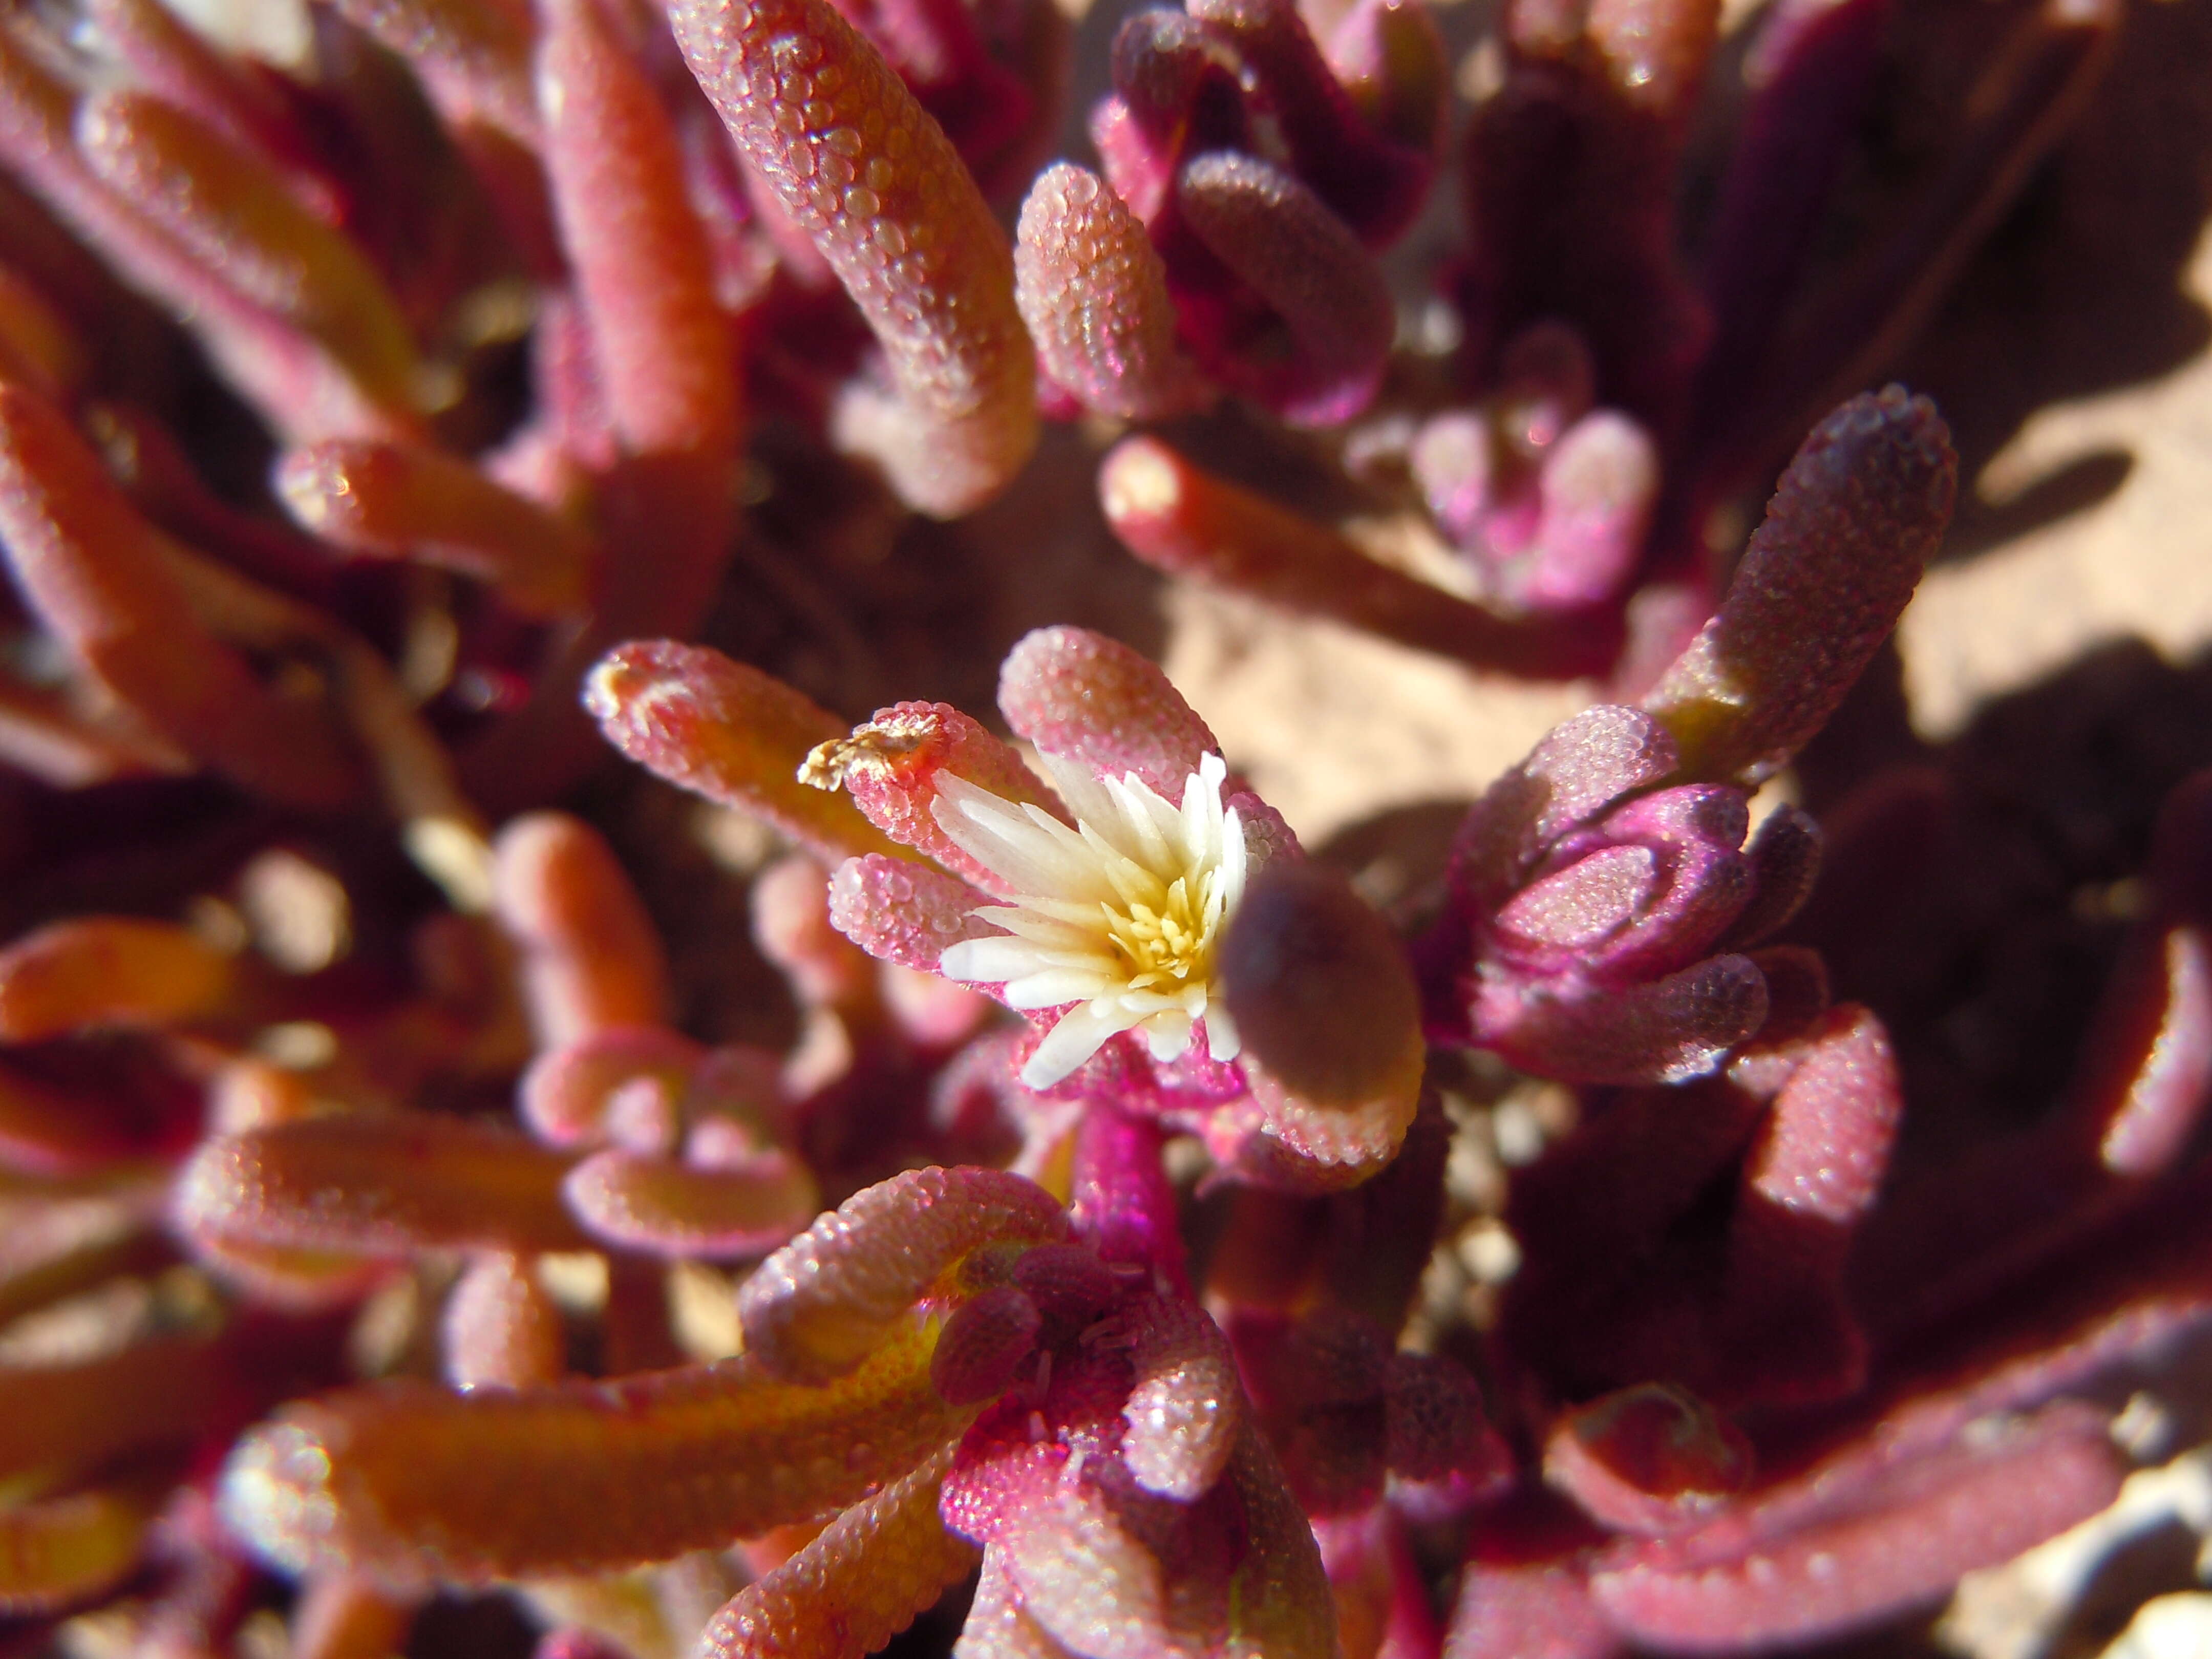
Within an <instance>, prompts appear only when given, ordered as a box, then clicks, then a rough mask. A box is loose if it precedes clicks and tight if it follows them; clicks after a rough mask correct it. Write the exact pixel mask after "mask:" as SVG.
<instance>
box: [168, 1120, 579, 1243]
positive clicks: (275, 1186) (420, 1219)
mask: <svg viewBox="0 0 2212 1659" xmlns="http://www.w3.org/2000/svg"><path fill="white" fill-rule="evenodd" d="M568 1165H569V1160H568V1158H563V1157H562V1156H560V1155H559V1154H557V1153H555V1152H550V1151H548V1150H547V1149H546V1148H544V1147H542V1146H538V1145H537V1144H536V1143H535V1142H533V1141H530V1140H526V1139H523V1138H522V1137H521V1136H520V1135H516V1134H511V1133H502V1132H501V1131H499V1130H496V1129H491V1128H487V1127H482V1126H479V1125H477V1124H474V1123H469V1122H465V1121H462V1120H460V1119H458V1118H450V1117H434V1116H432V1115H429V1114H428V1113H420V1114H410V1115H406V1116H404V1117H403V1116H396V1115H395V1116H391V1117H368V1116H359V1117H314V1118H303V1119H301V1120H299V1121H295V1122H290V1123H280V1124H276V1125H273V1126H271V1127H269V1128H265V1129H256V1130H253V1131H251V1132H249V1133H246V1134H240V1135H216V1136H213V1137H210V1139H206V1140H204V1141H202V1142H201V1143H200V1146H199V1148H198V1150H197V1152H194V1153H193V1154H192V1157H191V1159H190V1161H188V1162H187V1163H186V1164H185V1167H184V1168H183V1170H180V1171H179V1174H178V1176H177V1185H176V1197H175V1206H176V1217H177V1223H178V1225H179V1227H180V1228H182V1230H183V1231H184V1232H185V1235H186V1236H187V1237H193V1238H199V1237H204V1238H207V1239H209V1240H210V1241H211V1242H212V1243H215V1244H216V1245H217V1246H218V1247H220V1246H222V1245H223V1244H225V1243H236V1244H240V1245H246V1246H260V1247H266V1246H276V1247H281V1248H291V1249H312V1250H332V1251H338V1252H343V1253H350V1254H359V1255H395V1256H396V1255H408V1254H410V1252H412V1251H415V1250H418V1249H424V1248H430V1247H436V1246H439V1245H447V1246H453V1245H459V1246H474V1247H477V1248H481V1249H512V1250H577V1249H589V1248H590V1239H589V1237H588V1236H587V1235H586V1234H585V1233H584V1232H583V1231H581V1230H580V1228H579V1227H578V1226H577V1225H576V1224H575V1222H574V1220H573V1219H571V1218H570V1217H569V1214H568V1209H567V1207H566V1206H564V1205H562V1201H561V1181H562V1176H565V1175H566V1174H567V1173H568Z"/></svg>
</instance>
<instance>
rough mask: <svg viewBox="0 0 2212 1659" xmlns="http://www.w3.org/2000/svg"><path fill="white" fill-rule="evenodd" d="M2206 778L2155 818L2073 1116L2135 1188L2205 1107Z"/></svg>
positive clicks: (2209, 1095) (2079, 1075)
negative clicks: (2143, 900) (2140, 909)
mask: <svg viewBox="0 0 2212 1659" xmlns="http://www.w3.org/2000/svg"><path fill="white" fill-rule="evenodd" d="M2208 846H2212V773H2203V772H2199V773H2197V774H2195V775H2192V776H2191V777H2190V778H2188V779H2187V780H2185V781H2184V782H2182V783H2181V784H2180V785H2179V787H2176V788H2175V789H2174V790H2173V792H2172V793H2171V794H2170V795H2168V796H2167V797H2166V802H2165V805H2163V806H2162V807H2161V808H2160V813H2159V818H2158V823H2157V825H2156V827H2155V829H2154V831H2153V836H2152V844H2151V855H2150V865H2149V868H2148V872H2146V876H2147V879H2146V883H2145V884H2146V886H2147V888H2148V904H2147V907H2146V911H2145V914H2144V915H2142V918H2141V919H2140V920H2139V921H2137V922H2136V924H2135V926H2134V927H2131V928H2130V930H2129V933H2128V936H2127V939H2126V940H2125V941H2124V944H2123V945H2122V947H2121V957H2120V960H2119V962H2118V963H2117V964H2116V965H2115V967H2114V969H2113V973H2112V980H2111V981H2109V983H2108V984H2107V986H2106V990H2105V994H2104V1000H2103V1002H2102V1003H2101V1005H2100V1007H2099V1010H2098V1015H2097V1020H2096V1024H2094V1025H2093V1027H2092V1028H2091V1030H2090V1033H2089V1035H2088V1037H2087V1040H2086V1042H2085V1045H2084V1057H2083V1060H2081V1062H2080V1063H2079V1069H2078V1070H2077V1072H2076V1074H2075V1078H2074V1079H2073V1082H2072V1085H2071V1086H2070V1088H2069V1103H2068V1112H2069V1117H2071V1118H2072V1119H2073V1120H2074V1121H2075V1123H2076V1124H2078V1125H2079V1126H2080V1133H2083V1134H2084V1135H2085V1136H2093V1137H2094V1138H2095V1139H2096V1141H2097V1151H2096V1157H2097V1158H2098V1161H2099V1162H2100V1164H2102V1165H2103V1166H2104V1167H2105V1168H2106V1169H2107V1170H2111V1171H2112V1172H2113V1173H2114V1174H2116V1175H2120V1176H2129V1177H2133V1178H2137V1179H2140V1178H2142V1177H2146V1176H2154V1175H2157V1174H2159V1173H2160V1172H2161V1171H2163V1170H2166V1168H2168V1167H2170V1166H2171V1165H2172V1164H2173V1163H2174V1162H2175V1160H2177V1159H2178V1158H2179V1157H2180V1156H2181V1154H2182V1152H2183V1151H2184V1149H2185V1147H2186V1146H2188V1144H2189V1141H2190V1139H2191V1134H2192V1133H2193V1132H2194V1131H2195V1129H2196V1128H2197V1126H2198V1124H2199V1123H2200V1122H2201V1121H2203V1114H2204V1111H2205V1109H2206V1106H2207V1103H2212V856H2208V855H2207V854H2206V851H2205V849H2206V848H2207V847H2208Z"/></svg>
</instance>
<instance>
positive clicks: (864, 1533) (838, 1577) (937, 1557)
mask: <svg viewBox="0 0 2212 1659" xmlns="http://www.w3.org/2000/svg"><path fill="white" fill-rule="evenodd" d="M951 1459H952V1452H951V1448H949V1447H948V1448H947V1449H945V1451H943V1452H940V1453H939V1455H937V1456H935V1457H933V1458H932V1459H930V1460H929V1461H928V1462H926V1463H924V1464H923V1465H922V1466H921V1468H917V1469H915V1471H914V1472H913V1473H912V1474H908V1475H906V1476H904V1477H902V1479H900V1480H898V1481H896V1483H894V1484H893V1485H891V1486H887V1487H885V1488H884V1490H883V1491H882V1492H878V1493H877V1494H876V1495H875V1496H874V1497H872V1498H868V1499H867V1500H866V1501H865V1502H863V1503H860V1504H854V1506H853V1507H852V1508H851V1509H849V1510H846V1511H845V1513H844V1514H842V1515H841V1516H838V1517H837V1518H836V1520H835V1521H833V1522H830V1523H829V1526H827V1527H825V1528H823V1531H822V1534H821V1536H819V1537H818V1538H817V1539H815V1540H814V1541H813V1542H811V1543H810V1544H809V1545H807V1547H805V1549H803V1550H801V1551H799V1553H798V1554H796V1555H794V1556H793V1557H792V1558H791V1559H789V1560H788V1561H787V1562H785V1563H784V1564H783V1565H781V1566H780V1567H778V1568H776V1569H775V1571H773V1572H770V1573H768V1574H766V1575H765V1576H764V1577H762V1578H760V1579H759V1580H757V1582H755V1583H751V1584H749V1585H747V1586H746V1587H745V1588H744V1589H743V1590H741V1591H739V1592H738V1595H737V1596H736V1597H735V1599H733V1600H732V1601H731V1602H730V1603H729V1604H728V1605H727V1606H726V1607H723V1608H722V1610H721V1611H720V1612H719V1613H716V1614H715V1615H714V1618H712V1619H711V1620H708V1623H707V1628H706V1629H705V1630H704V1631H703V1632H701V1634H700V1638H699V1647H698V1653H699V1659H861V1656H862V1655H863V1654H868V1653H873V1652H874V1651H875V1650H877V1649H878V1648H880V1647H881V1646H883V1644H884V1643H886V1642H888V1641H889V1640H890V1638H892V1637H893V1636H895V1635H896V1634H897V1633H898V1632H900V1631H902V1630H904V1629H905V1628H906V1627H907V1626H908V1623H910V1622H911V1621H912V1620H913V1619H914V1617H915V1614H916V1613H920V1612H921V1611H922V1610H923V1609H924V1608H926V1607H928V1606H929V1605H930V1603H932V1602H933V1601H935V1600H936V1599H937V1597H938V1595H939V1593H941V1592H942V1591H943V1590H944V1589H945V1586H946V1585H947V1584H950V1583H955V1582H956V1581H957V1580H958V1579H960V1578H963V1577H965V1576H966V1575H967V1574H968V1573H969V1572H971V1571H974V1569H975V1561H976V1550H975V1546H974V1545H973V1544H970V1543H969V1542H968V1541H967V1540H966V1539H964V1538H962V1537H961V1536H959V1534H957V1533H953V1532H951V1531H948V1530H947V1529H946V1528H945V1522H942V1521H940V1520H939V1519H938V1515H937V1496H938V1490H939V1487H940V1486H942V1485H943V1484H944V1480H945V1470H946V1468H949V1467H950V1466H951Z"/></svg>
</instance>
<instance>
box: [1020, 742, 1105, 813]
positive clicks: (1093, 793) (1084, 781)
mask: <svg viewBox="0 0 2212 1659" xmlns="http://www.w3.org/2000/svg"><path fill="white" fill-rule="evenodd" d="M1037 759H1038V760H1039V761H1041V762H1042V763H1043V764H1044V769H1045V774H1046V775H1047V776H1048V777H1049V778H1050V779H1051V780H1052V786H1053V787H1054V789H1056V790H1057V791H1059V793H1060V799H1062V800H1063V801H1065V802H1066V803H1067V810H1068V811H1071V812H1073V814H1074V815H1075V821H1076V822H1077V823H1093V822H1096V821H1097V819H1099V818H1102V817H1105V816H1106V815H1107V814H1108V812H1109V811H1110V810H1111V807H1112V797H1110V796H1109V795H1108V794H1107V793H1106V792H1105V790H1104V789H1103V788H1101V787H1099V783H1098V779H1097V775H1096V774H1095V773H1093V772H1092V771H1091V769H1090V768H1089V767H1087V766H1084V765H1082V764H1080V763H1078V762H1075V761H1072V760H1069V759H1067V758H1066V757H1065V756H1062V755H1047V754H1044V753H1042V752H1040V753H1039V754H1038V756H1037Z"/></svg>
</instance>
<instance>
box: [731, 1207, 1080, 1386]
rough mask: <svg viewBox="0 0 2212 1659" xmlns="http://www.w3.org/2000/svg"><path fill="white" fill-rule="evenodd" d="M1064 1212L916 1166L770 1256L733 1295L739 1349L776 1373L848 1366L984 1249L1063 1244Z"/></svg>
mask: <svg viewBox="0 0 2212 1659" xmlns="http://www.w3.org/2000/svg"><path fill="white" fill-rule="evenodd" d="M1066 1228H1067V1218H1066V1213H1065V1212H1063V1211H1062V1210H1061V1208H1060V1205H1059V1204H1058V1203H1057V1202H1056V1201H1055V1200H1054V1199H1053V1198H1052V1196H1051V1195H1050V1194H1048V1193H1047V1192H1045V1190H1044V1189H1043V1188H1041V1187H1039V1186H1037V1185H1036V1183H1035V1182H1030V1181H1026V1180H1024V1179H1023V1178H1022V1177H1021V1176H1014V1175H1006V1174H1005V1173H1003V1172H1001V1171H999V1170H979V1169H960V1170H934V1169H932V1170H908V1172H907V1173H906V1174H904V1175H899V1176H892V1177H891V1179H890V1180H889V1181H886V1182H879V1183H878V1184H877V1185H875V1186H873V1187H870V1188H865V1189H864V1190H862V1191H861V1192H860V1193H858V1194H854V1196H853V1197H852V1198H849V1199H848V1200H846V1201H845V1203H844V1204H843V1205H842V1206H840V1207H839V1208H838V1209H836V1210H835V1211H833V1212H829V1213H828V1214H826V1215H823V1216H822V1217H821V1218H819V1219H817V1221H816V1222H815V1224H814V1225H813V1226H811V1227H810V1228H809V1229H808V1230H807V1231H805V1233H803V1234H801V1235H800V1236H799V1237H798V1238H796V1239H794V1240H793V1241H792V1242H791V1243H789V1244H787V1245H786V1246H785V1247H784V1248H783V1249H781V1250H779V1251H777V1252H776V1253H775V1255H772V1256H770V1257H769V1259H768V1260H767V1261H764V1262H763V1263H762V1264H761V1266H760V1267H759V1269H758V1270H757V1272H756V1273H754V1274H753V1275H752V1277H751V1278H750V1279H747V1280H746V1281H745V1285H744V1289H743V1290H742V1291H739V1292H738V1322H739V1323H740V1325H741V1326H742V1327H743V1328H744V1333H745V1349H746V1352H748V1353H749V1354H750V1355H753V1356H755V1357H756V1358H757V1359H758V1360H759V1362H760V1363H761V1364H763V1366H765V1367H767V1368H769V1370H772V1371H774V1372H775V1374H776V1375H778V1376H786V1377H789V1378H791V1379H792V1380H793V1381H801V1382H810V1381H823V1380H826V1379H828V1378H830V1377H835V1376H842V1375H843V1374H844V1373H846V1372H847V1371H849V1370H851V1369H852V1368H853V1367H854V1365H856V1364H859V1363H860V1361H861V1360H862V1359H863V1358H866V1356H867V1355H868V1354H869V1353H870V1352H872V1351H873V1350H874V1349H875V1348H876V1347H878V1346H879V1345H880V1344H881V1343H883V1342H884V1340H886V1339H887V1338H888V1337H889V1335H890V1333H891V1332H892V1331H893V1330H894V1329H895V1328H896V1327H897V1326H898V1325H899V1324H900V1323H901V1322H903V1321H905V1320H906V1319H908V1316H910V1315H911V1314H912V1313H913V1311H914V1310H915V1304H917V1303H919V1302H920V1301H921V1299H922V1298H923V1297H926V1296H928V1295H929V1294H931V1293H932V1292H933V1291H934V1290H935V1289H936V1288H937V1287H938V1285H939V1281H940V1280H941V1279H943V1278H944V1276H945V1274H946V1273H948V1272H950V1271H951V1270H952V1269H953V1268H955V1267H957V1266H958V1265H959V1264H960V1262H961V1261H962V1260H963V1258H964V1257H966V1256H967V1255H968V1254H969V1252H971V1251H973V1250H975V1249H980V1248H981V1247H982V1246H984V1245H987V1244H1000V1243H1048V1242H1051V1241H1054V1240H1056V1239H1059V1238H1060V1237H1065V1235H1066Z"/></svg>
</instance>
